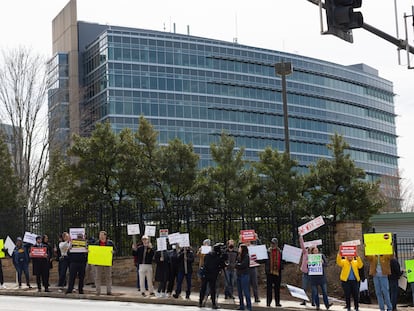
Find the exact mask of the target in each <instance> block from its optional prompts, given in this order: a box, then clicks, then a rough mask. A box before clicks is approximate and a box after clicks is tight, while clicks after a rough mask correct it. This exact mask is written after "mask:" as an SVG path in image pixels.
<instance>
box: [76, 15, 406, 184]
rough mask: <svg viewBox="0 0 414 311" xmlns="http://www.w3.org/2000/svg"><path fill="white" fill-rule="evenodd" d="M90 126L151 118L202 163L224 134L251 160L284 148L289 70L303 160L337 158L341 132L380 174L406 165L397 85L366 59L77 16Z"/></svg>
mask: <svg viewBox="0 0 414 311" xmlns="http://www.w3.org/2000/svg"><path fill="white" fill-rule="evenodd" d="M78 29H79V30H78V35H79V42H80V44H79V46H83V48H81V50H80V51H79V59H80V65H79V66H80V67H79V68H81V69H80V84H81V89H82V90H84V94H83V95H84V99H83V101H82V109H81V112H82V113H81V133H83V134H84V135H87V134H88V133H89V132H90V131H91V130H92V129H93V125H94V123H95V122H99V121H105V120H110V122H111V123H112V125H113V128H114V129H115V130H117V131H119V130H121V129H122V128H124V127H130V128H133V129H134V130H135V129H136V128H137V126H138V120H139V116H140V115H143V116H145V118H146V119H148V120H149V121H150V122H151V123H152V124H153V125H154V127H155V128H156V130H157V131H159V139H160V142H161V143H163V144H165V143H168V141H170V140H171V139H173V138H176V137H178V138H180V139H181V140H182V141H183V142H185V143H192V144H193V146H194V149H195V151H196V152H197V153H198V154H199V155H200V161H201V162H200V166H206V165H210V164H211V162H210V161H211V160H210V154H209V152H210V151H209V149H210V144H211V143H212V142H217V141H218V138H219V136H220V134H221V133H222V131H226V132H227V133H229V134H230V135H232V136H233V137H234V138H235V140H236V144H237V146H240V147H241V146H244V147H245V148H246V157H247V158H248V159H249V160H257V159H258V151H260V150H262V149H264V148H265V147H267V146H271V147H272V148H277V149H278V150H280V151H284V149H285V145H284V124H283V109H282V93H281V89H282V87H281V78H280V77H279V76H277V75H276V74H275V69H274V65H275V63H278V62H281V61H285V62H291V63H292V67H293V73H292V74H290V75H289V76H287V77H286V80H287V102H288V115H289V122H288V123H289V135H290V152H291V156H292V158H295V159H297V160H298V161H299V163H300V165H301V166H302V167H306V166H307V165H309V164H311V163H315V161H317V160H318V159H319V158H321V157H326V156H328V150H327V147H326V144H327V143H329V142H330V137H331V136H332V135H333V134H334V133H338V134H341V135H342V136H344V138H345V140H346V141H347V142H348V143H349V144H350V146H351V151H350V152H351V155H352V158H353V159H354V160H355V162H356V164H357V165H358V166H359V167H361V168H363V169H364V170H365V171H366V172H367V173H368V174H369V175H370V176H371V177H377V176H383V175H386V176H395V175H396V173H397V172H398V164H397V159H398V156H397V147H396V129H395V112H394V102H393V98H394V93H393V85H392V83H391V82H390V81H387V80H385V79H383V78H381V77H379V76H378V74H377V72H376V70H375V69H372V68H369V67H367V66H365V65H354V66H342V65H339V64H334V63H330V62H326V61H323V60H319V59H314V58H308V57H304V56H300V55H295V54H288V53H282V52H279V51H272V50H267V49H262V48H255V47H251V46H245V45H240V44H237V43H231V42H224V41H219V40H211V39H206V38H200V37H194V36H189V35H182V34H175V33H167V32H157V31H150V30H142V29H132V28H125V27H114V26H103V25H99V27H98V26H97V25H96V24H89V23H84V22H78Z"/></svg>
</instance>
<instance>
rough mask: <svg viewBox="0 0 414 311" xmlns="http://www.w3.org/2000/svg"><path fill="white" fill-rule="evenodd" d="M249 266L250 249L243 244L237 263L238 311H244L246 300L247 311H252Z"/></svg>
mask: <svg viewBox="0 0 414 311" xmlns="http://www.w3.org/2000/svg"><path fill="white" fill-rule="evenodd" d="M249 266H250V256H249V249H248V248H247V245H245V244H241V245H240V247H239V256H238V257H237V261H236V270H237V292H238V294H239V308H238V309H237V310H244V298H246V307H247V310H249V311H252V301H251V298H250V274H249Z"/></svg>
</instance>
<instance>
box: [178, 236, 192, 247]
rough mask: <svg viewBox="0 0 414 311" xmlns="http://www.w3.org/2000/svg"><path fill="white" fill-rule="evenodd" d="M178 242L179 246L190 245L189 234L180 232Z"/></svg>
mask: <svg viewBox="0 0 414 311" xmlns="http://www.w3.org/2000/svg"><path fill="white" fill-rule="evenodd" d="M180 238H181V240H180V242H178V244H179V245H180V247H190V234H189V233H181V235H180Z"/></svg>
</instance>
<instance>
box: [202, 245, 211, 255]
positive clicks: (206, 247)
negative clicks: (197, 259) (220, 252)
mask: <svg viewBox="0 0 414 311" xmlns="http://www.w3.org/2000/svg"><path fill="white" fill-rule="evenodd" d="M210 252H211V246H210V245H201V254H204V255H205V254H208V253H210Z"/></svg>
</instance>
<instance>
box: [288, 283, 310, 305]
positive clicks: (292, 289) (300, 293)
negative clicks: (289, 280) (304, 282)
mask: <svg viewBox="0 0 414 311" xmlns="http://www.w3.org/2000/svg"><path fill="white" fill-rule="evenodd" d="M286 287H287V288H288V290H289V293H290V294H291V295H292V296H293V297H296V298H300V299H302V300H306V301H309V298H308V295H306V292H305V291H304V290H303V289H302V288H299V287H296V286H293V285H289V284H286Z"/></svg>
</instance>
